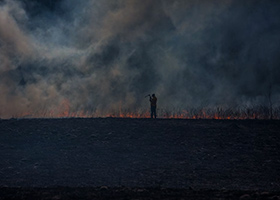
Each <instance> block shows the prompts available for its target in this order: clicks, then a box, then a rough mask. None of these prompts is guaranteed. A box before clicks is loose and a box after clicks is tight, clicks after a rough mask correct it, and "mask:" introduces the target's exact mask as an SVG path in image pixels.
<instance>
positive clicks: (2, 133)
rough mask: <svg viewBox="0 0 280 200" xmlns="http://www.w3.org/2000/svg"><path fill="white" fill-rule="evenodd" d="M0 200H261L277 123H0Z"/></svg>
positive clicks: (279, 131)
mask: <svg viewBox="0 0 280 200" xmlns="http://www.w3.org/2000/svg"><path fill="white" fill-rule="evenodd" d="M0 157H1V162H0V196H1V197H0V199H81V198H83V199H96V198H97V199H107V198H114V199H124V198H128V199H133V198H137V199H151V198H152V199H177V198H186V199H205V198H206V199H218V198H220V199H238V198H240V197H241V198H243V199H246V198H247V199H248V198H250V199H251V198H253V199H267V198H278V197H279V195H280V194H279V192H280V173H279V169H280V121H279V120H179V119H157V120H152V119H120V118H92V119H90V118H84V119H83V118H67V119H10V120H1V121H0Z"/></svg>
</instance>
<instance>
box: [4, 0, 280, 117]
mask: <svg viewBox="0 0 280 200" xmlns="http://www.w3.org/2000/svg"><path fill="white" fill-rule="evenodd" d="M279 13H280V2H278V1H276V0H275V1H274V0H270V1H262V0H248V1H242V0H240V1H239V0H237V1H236V0H226V1H225V0H210V1H209V0H208V1H206V0H205V1H195V0H156V1H151V0H116V1H111V0H102V1H101V0H84V1H74V0H58V1H48V0H43V1H39V0H23V1H19V0H4V1H3V0H2V1H0V88H1V89H0V117H1V118H11V117H23V116H31V117H46V116H47V117H52V116H54V117H58V116H65V115H69V113H83V114H85V115H92V116H101V117H102V116H108V115H110V114H114V113H119V112H130V113H139V112H143V111H145V110H147V109H148V108H149V102H148V99H145V98H144V97H145V96H146V95H147V94H149V93H150V94H152V93H155V94H156V96H157V97H158V109H161V110H171V111H177V110H183V109H191V108H199V107H209V108H214V107H224V108H226V107H227V108H239V107H246V106H253V105H268V104H271V105H272V104H273V106H277V105H279V104H280V102H279V101H280V78H279V77H280V57H279V52H280V15H279Z"/></svg>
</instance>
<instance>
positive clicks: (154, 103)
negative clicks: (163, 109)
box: [150, 96, 157, 118]
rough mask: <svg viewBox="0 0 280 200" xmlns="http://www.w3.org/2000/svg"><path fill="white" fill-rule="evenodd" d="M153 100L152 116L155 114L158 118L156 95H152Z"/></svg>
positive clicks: (151, 100)
mask: <svg viewBox="0 0 280 200" xmlns="http://www.w3.org/2000/svg"><path fill="white" fill-rule="evenodd" d="M150 102H151V118H153V116H155V118H157V98H156V96H153V97H150Z"/></svg>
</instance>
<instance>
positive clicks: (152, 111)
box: [151, 106, 157, 118]
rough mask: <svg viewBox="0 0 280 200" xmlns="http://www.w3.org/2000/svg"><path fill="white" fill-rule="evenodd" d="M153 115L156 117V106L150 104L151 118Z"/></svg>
mask: <svg viewBox="0 0 280 200" xmlns="http://www.w3.org/2000/svg"><path fill="white" fill-rule="evenodd" d="M153 116H155V118H157V107H156V106H151V118H153Z"/></svg>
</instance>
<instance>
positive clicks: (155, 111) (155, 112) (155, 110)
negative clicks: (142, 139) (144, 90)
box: [154, 107, 157, 118]
mask: <svg viewBox="0 0 280 200" xmlns="http://www.w3.org/2000/svg"><path fill="white" fill-rule="evenodd" d="M154 114H155V118H157V107H155V109H154Z"/></svg>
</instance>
